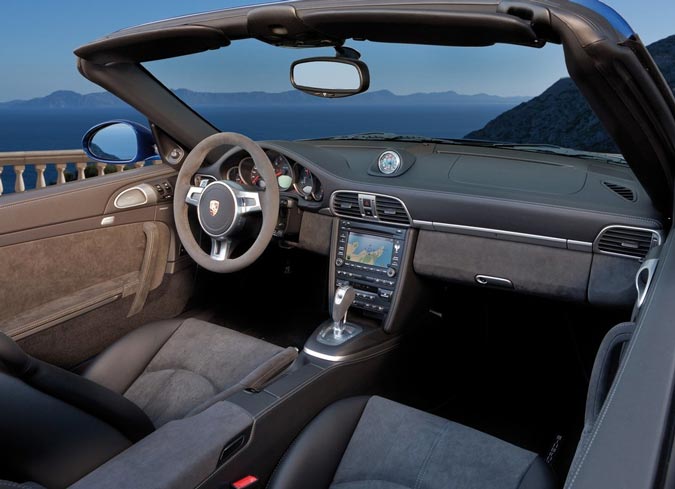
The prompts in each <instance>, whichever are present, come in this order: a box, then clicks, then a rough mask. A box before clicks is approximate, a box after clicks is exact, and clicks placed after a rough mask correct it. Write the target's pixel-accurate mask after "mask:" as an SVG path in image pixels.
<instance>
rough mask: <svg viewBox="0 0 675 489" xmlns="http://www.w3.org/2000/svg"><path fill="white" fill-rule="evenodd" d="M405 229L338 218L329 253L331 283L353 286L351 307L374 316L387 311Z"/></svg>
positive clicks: (396, 279)
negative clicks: (332, 270) (332, 272)
mask: <svg viewBox="0 0 675 489" xmlns="http://www.w3.org/2000/svg"><path fill="white" fill-rule="evenodd" d="M407 232H408V230H407V229H406V228H396V227H393V226H382V225H377V224H368V223H363V222H355V221H349V220H340V222H339V223H338V236H337V245H336V249H335V256H334V257H333V260H334V261H333V264H334V266H335V286H336V287H339V286H343V285H351V286H352V287H354V289H355V291H356V300H355V301H354V305H353V307H356V308H359V309H362V310H364V311H367V312H370V313H372V314H375V315H378V316H385V315H386V314H387V313H388V312H389V309H390V307H391V301H392V298H393V296H394V292H395V290H396V286H397V282H398V278H399V271H400V270H401V267H402V262H403V256H404V251H405V249H404V248H405V242H406V233H407Z"/></svg>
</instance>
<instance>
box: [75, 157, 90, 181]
mask: <svg viewBox="0 0 675 489" xmlns="http://www.w3.org/2000/svg"><path fill="white" fill-rule="evenodd" d="M75 168H77V179H78V180H84V179H85V178H87V176H86V175H85V174H84V170H86V169H87V162H86V161H85V162H84V163H82V162H81V161H80V162H77V163H75Z"/></svg>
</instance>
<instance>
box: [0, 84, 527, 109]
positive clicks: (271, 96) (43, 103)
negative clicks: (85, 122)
mask: <svg viewBox="0 0 675 489" xmlns="http://www.w3.org/2000/svg"><path fill="white" fill-rule="evenodd" d="M174 92H175V93H176V95H178V97H180V98H181V99H182V100H184V101H185V102H186V103H187V104H188V105H191V106H194V107H200V106H211V107H222V106H239V107H241V106H247V107H250V106H266V107H267V106H270V105H289V104H297V105H317V104H330V103H333V104H340V105H348V104H358V105H363V104H371V105H439V104H447V105H492V104H494V105H516V104H519V103H521V102H524V101H525V100H528V99H529V97H499V96H496V95H487V94H484V93H480V94H477V95H462V94H459V93H456V92H452V91H449V92H436V93H414V94H411V95H396V94H394V93H392V92H390V91H388V90H378V91H374V92H366V93H363V94H360V95H358V96H355V97H353V98H349V99H344V100H341V101H335V100H327V99H322V98H319V97H313V96H311V95H307V94H305V93H302V92H300V91H298V90H289V91H286V92H279V93H269V92H238V93H229V92H223V93H211V92H193V91H192V90H187V89H185V88H180V89H178V90H174ZM124 106H125V103H124V102H122V101H121V100H119V99H118V98H117V97H115V96H114V95H112V94H110V93H108V92H97V93H88V94H86V95H82V94H79V93H77V92H72V91H68V90H59V91H57V92H54V93H51V94H50V95H47V96H46V97H39V98H34V99H30V100H12V101H10V102H3V103H0V109H76V108H89V107H124Z"/></svg>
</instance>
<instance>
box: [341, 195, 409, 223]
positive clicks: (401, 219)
mask: <svg viewBox="0 0 675 489" xmlns="http://www.w3.org/2000/svg"><path fill="white" fill-rule="evenodd" d="M330 207H331V210H332V211H333V214H335V215H336V216H340V217H349V218H356V219H362V220H364V221H370V222H381V223H383V224H394V225H398V226H410V225H411V224H412V219H411V218H410V214H409V213H408V209H406V207H405V204H404V203H403V202H402V201H401V200H399V199H397V198H396V197H391V196H389V195H381V194H371V193H362V192H354V191H350V190H338V191H337V192H334V193H333V195H332V197H331V201H330Z"/></svg>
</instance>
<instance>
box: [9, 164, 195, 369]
mask: <svg viewBox="0 0 675 489" xmlns="http://www.w3.org/2000/svg"><path fill="white" fill-rule="evenodd" d="M174 175H175V172H174V171H173V170H172V169H170V168H166V167H163V165H158V166H152V167H146V168H141V169H138V170H131V171H128V172H123V173H122V174H113V175H109V176H105V177H101V178H96V179H91V180H84V181H81V182H76V183H73V184H68V185H63V186H55V187H48V188H46V189H42V190H39V191H33V192H30V193H26V194H14V195H8V196H3V197H0V270H2V273H0V331H2V332H4V333H6V334H8V335H10V336H12V337H14V338H15V339H16V340H18V341H19V342H20V344H21V346H22V347H24V348H25V349H26V350H27V351H28V352H29V353H31V354H34V355H36V356H38V357H40V358H42V359H44V360H48V361H51V362H52V363H57V364H60V365H65V366H72V365H75V364H76V363H78V362H81V361H83V360H86V359H87V358H89V357H91V356H92V355H95V354H96V353H98V352H99V351H100V350H102V349H103V348H105V347H106V346H107V345H108V344H109V343H110V342H112V341H114V340H115V339H117V338H119V337H120V336H122V335H123V334H124V333H126V332H128V331H129V330H131V329H133V328H135V327H137V326H140V325H141V324H144V323H147V322H150V321H153V320H158V319H164V318H168V317H173V316H175V315H177V314H180V313H181V312H182V309H183V307H184V306H185V303H186V302H187V300H188V298H189V297H190V291H191V285H192V279H191V273H192V265H191V262H190V261H189V260H188V259H187V257H180V256H179V253H178V248H177V240H176V237H175V233H174V228H173V217H172V212H171V209H172V207H171V197H170V192H165V191H162V193H161V194H160V193H159V191H158V192H157V193H156V194H155V193H154V188H155V184H157V183H158V182H161V183H163V182H166V181H169V182H170V181H171V179H172V177H173V176H174ZM137 186H142V187H143V188H144V189H145V191H146V192H148V193H152V195H149V196H148V199H145V200H146V201H141V202H139V203H138V205H136V206H133V208H124V209H120V208H118V207H117V206H116V205H115V198H116V197H117V196H118V195H119V194H120V193H122V192H123V191H124V190H126V189H129V188H132V187H137ZM181 270H182V272H181Z"/></svg>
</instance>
